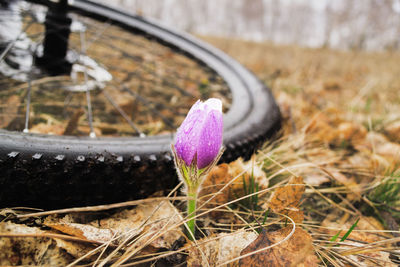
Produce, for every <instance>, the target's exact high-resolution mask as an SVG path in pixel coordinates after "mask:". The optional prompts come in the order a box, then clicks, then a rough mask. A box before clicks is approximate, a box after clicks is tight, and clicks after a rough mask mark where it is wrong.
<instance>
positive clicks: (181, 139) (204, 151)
mask: <svg viewBox="0 0 400 267" xmlns="http://www.w3.org/2000/svg"><path fill="white" fill-rule="evenodd" d="M222 131H223V121H222V103H221V100H219V99H217V98H210V99H208V100H207V101H205V102H204V103H203V102H202V101H200V100H198V101H197V102H196V103H195V104H194V105H193V106H192V108H191V109H190V111H189V113H188V114H187V116H186V118H185V120H184V121H183V122H182V124H181V126H180V127H179V128H178V130H177V133H176V139H175V144H174V147H175V150H176V154H177V156H178V158H180V159H182V160H183V161H184V162H185V164H186V165H187V166H190V165H192V164H193V163H195V164H196V165H197V168H198V169H203V168H205V167H207V166H208V165H210V164H211V163H212V162H213V161H214V159H215V158H216V157H217V156H218V154H219V153H220V149H221V146H222Z"/></svg>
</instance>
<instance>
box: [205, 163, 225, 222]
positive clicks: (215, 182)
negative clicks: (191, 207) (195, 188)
mask: <svg viewBox="0 0 400 267" xmlns="http://www.w3.org/2000/svg"><path fill="white" fill-rule="evenodd" d="M231 180H232V176H231V175H230V174H229V165H228V164H226V163H224V164H220V165H217V166H215V167H214V168H213V169H212V170H211V172H210V173H209V174H208V175H207V177H206V178H205V180H204V182H203V185H202V189H201V191H200V193H199V196H200V201H199V206H201V205H202V204H203V203H204V202H205V201H207V200H208V199H209V198H210V197H213V199H212V200H211V201H209V202H208V203H207V204H206V205H205V208H206V209H212V208H214V207H217V206H218V205H221V204H223V203H227V202H228V201H229V198H230V195H231V193H230V190H231V189H230V187H227V188H225V189H224V190H221V189H222V188H223V187H224V186H225V184H226V183H229V181H231ZM224 215H227V213H226V212H221V211H212V212H210V216H212V217H216V218H221V217H222V216H224Z"/></svg>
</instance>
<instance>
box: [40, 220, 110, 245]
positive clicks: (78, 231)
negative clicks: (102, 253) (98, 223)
mask: <svg viewBox="0 0 400 267" xmlns="http://www.w3.org/2000/svg"><path fill="white" fill-rule="evenodd" d="M45 225H46V226H48V227H51V228H53V229H55V230H58V231H60V232H63V233H65V234H68V235H72V236H76V237H79V238H82V239H86V240H90V241H96V242H103V243H106V242H108V241H110V240H111V239H112V237H113V235H114V232H113V231H112V230H110V229H100V228H97V227H94V226H91V225H87V224H79V223H55V224H54V223H53V224H52V223H45Z"/></svg>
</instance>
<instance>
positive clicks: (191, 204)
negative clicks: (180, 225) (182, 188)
mask: <svg viewBox="0 0 400 267" xmlns="http://www.w3.org/2000/svg"><path fill="white" fill-rule="evenodd" d="M192 191H195V190H190V189H189V190H188V197H189V200H188V203H187V214H188V219H189V221H188V222H187V226H188V230H189V233H188V238H189V239H190V240H192V241H193V240H194V239H195V238H194V234H195V231H196V223H195V222H196V219H195V218H194V217H195V216H196V201H197V193H196V191H195V192H192Z"/></svg>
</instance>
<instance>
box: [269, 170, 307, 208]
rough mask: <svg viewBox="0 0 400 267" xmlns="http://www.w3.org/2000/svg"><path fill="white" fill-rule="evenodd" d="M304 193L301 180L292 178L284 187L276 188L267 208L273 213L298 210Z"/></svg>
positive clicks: (295, 177)
mask: <svg viewBox="0 0 400 267" xmlns="http://www.w3.org/2000/svg"><path fill="white" fill-rule="evenodd" d="M304 191H305V186H304V183H303V178H302V177H300V176H292V177H291V178H290V179H289V182H288V183H287V184H286V185H285V186H283V187H279V188H277V189H276V190H275V191H274V192H273V193H272V195H271V197H270V199H269V202H268V206H269V208H271V209H272V210H273V211H274V212H281V211H283V210H290V209H298V206H299V205H300V199H301V197H302V196H303V193H304Z"/></svg>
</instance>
